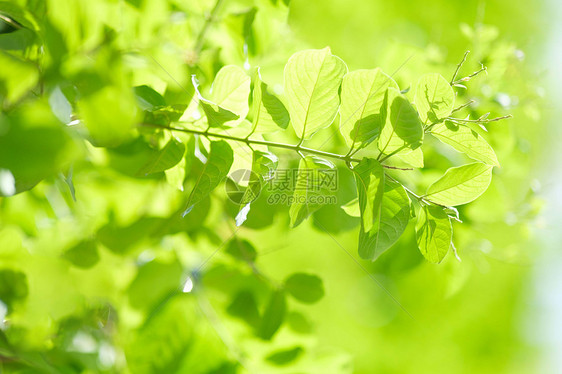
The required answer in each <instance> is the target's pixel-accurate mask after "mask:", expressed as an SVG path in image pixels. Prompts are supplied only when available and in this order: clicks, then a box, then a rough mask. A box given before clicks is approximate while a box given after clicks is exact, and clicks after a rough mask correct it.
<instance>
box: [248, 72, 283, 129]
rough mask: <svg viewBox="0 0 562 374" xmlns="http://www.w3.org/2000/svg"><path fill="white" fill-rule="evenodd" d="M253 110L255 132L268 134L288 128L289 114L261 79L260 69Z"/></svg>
mask: <svg viewBox="0 0 562 374" xmlns="http://www.w3.org/2000/svg"><path fill="white" fill-rule="evenodd" d="M252 108H253V109H252V128H253V129H255V132H257V133H266V132H273V131H277V130H279V128H282V129H285V128H287V125H288V124H289V113H288V112H287V109H286V108H285V105H283V103H282V102H281V100H279V99H278V98H277V97H276V96H275V95H273V94H271V93H269V91H268V87H267V84H265V82H263V81H262V79H261V75H260V71H259V68H258V69H256V73H255V74H254V91H253V103H252Z"/></svg>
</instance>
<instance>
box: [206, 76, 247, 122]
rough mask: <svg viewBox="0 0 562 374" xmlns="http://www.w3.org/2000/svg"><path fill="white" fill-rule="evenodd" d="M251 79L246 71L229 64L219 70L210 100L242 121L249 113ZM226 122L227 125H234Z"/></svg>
mask: <svg viewBox="0 0 562 374" xmlns="http://www.w3.org/2000/svg"><path fill="white" fill-rule="evenodd" d="M250 83H251V79H250V77H249V76H248V75H247V74H246V72H245V71H244V70H243V69H242V68H240V67H238V66H235V65H227V66H224V67H223V68H221V69H220V70H219V72H218V73H217V75H216V77H215V80H214V81H213V86H212V88H211V94H210V100H211V101H212V102H214V103H216V104H217V105H218V106H219V107H221V108H224V109H226V110H228V111H230V112H232V113H234V114H236V115H237V116H238V119H239V120H240V121H241V120H243V119H244V118H246V116H247V115H248V111H249V106H248V97H249V96H250ZM237 122H239V121H234V122H233V123H229V122H226V123H224V125H225V126H233V125H235V124H236V123H237Z"/></svg>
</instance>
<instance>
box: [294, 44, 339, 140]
mask: <svg viewBox="0 0 562 374" xmlns="http://www.w3.org/2000/svg"><path fill="white" fill-rule="evenodd" d="M346 71H347V67H346V66H345V63H344V62H343V61H342V60H341V59H340V58H339V57H336V56H334V55H332V52H331V51H330V49H329V48H324V49H320V50H307V51H302V52H297V53H295V54H294V55H293V56H291V58H290V59H289V61H288V62H287V65H285V96H286V97H287V106H288V109H289V114H290V116H291V123H292V124H293V129H294V130H295V133H296V134H297V136H298V137H299V138H301V139H308V138H310V137H311V136H312V134H314V133H315V132H316V131H318V130H320V129H323V128H325V127H328V126H329V125H330V124H331V123H332V121H333V120H334V118H335V116H336V113H337V111H338V106H339V104H340V99H339V95H338V90H339V88H340V85H341V81H342V78H343V75H344V74H345V73H346Z"/></svg>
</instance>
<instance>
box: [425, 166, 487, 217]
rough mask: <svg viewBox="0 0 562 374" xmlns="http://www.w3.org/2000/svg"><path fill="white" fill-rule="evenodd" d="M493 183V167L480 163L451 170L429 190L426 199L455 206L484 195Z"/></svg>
mask: <svg viewBox="0 0 562 374" xmlns="http://www.w3.org/2000/svg"><path fill="white" fill-rule="evenodd" d="M491 181H492V166H489V165H486V164H482V163H479V162H476V163H473V164H468V165H463V166H459V167H454V168H450V169H449V170H447V171H446V172H445V175H443V176H442V177H441V178H439V179H438V180H437V181H435V182H434V183H433V184H432V185H431V186H429V188H428V189H427V193H426V194H425V197H426V198H427V199H429V200H431V201H433V202H435V203H437V204H442V205H446V206H455V205H462V204H466V203H469V202H471V201H473V200H475V199H476V198H477V197H478V196H480V195H482V194H483V193H484V191H486V189H487V188H488V186H489V185H490V182H491Z"/></svg>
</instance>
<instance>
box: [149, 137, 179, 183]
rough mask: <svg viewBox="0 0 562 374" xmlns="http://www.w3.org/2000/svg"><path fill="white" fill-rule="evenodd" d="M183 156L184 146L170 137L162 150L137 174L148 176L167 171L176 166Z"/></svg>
mask: <svg viewBox="0 0 562 374" xmlns="http://www.w3.org/2000/svg"><path fill="white" fill-rule="evenodd" d="M184 154H185V144H183V143H182V142H180V141H179V140H178V139H176V138H175V137H172V138H171V139H170V141H169V142H168V143H167V144H166V145H165V146H164V148H162V149H161V150H159V151H158V152H156V154H155V155H154V156H153V157H152V159H151V160H150V161H148V162H147V163H146V164H145V165H143V167H141V168H140V170H139V171H138V174H139V175H148V174H152V173H159V172H162V171H164V170H168V169H170V168H171V167H173V166H175V165H177V164H178V163H179V162H180V161H181V160H182V159H183V156H184Z"/></svg>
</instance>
